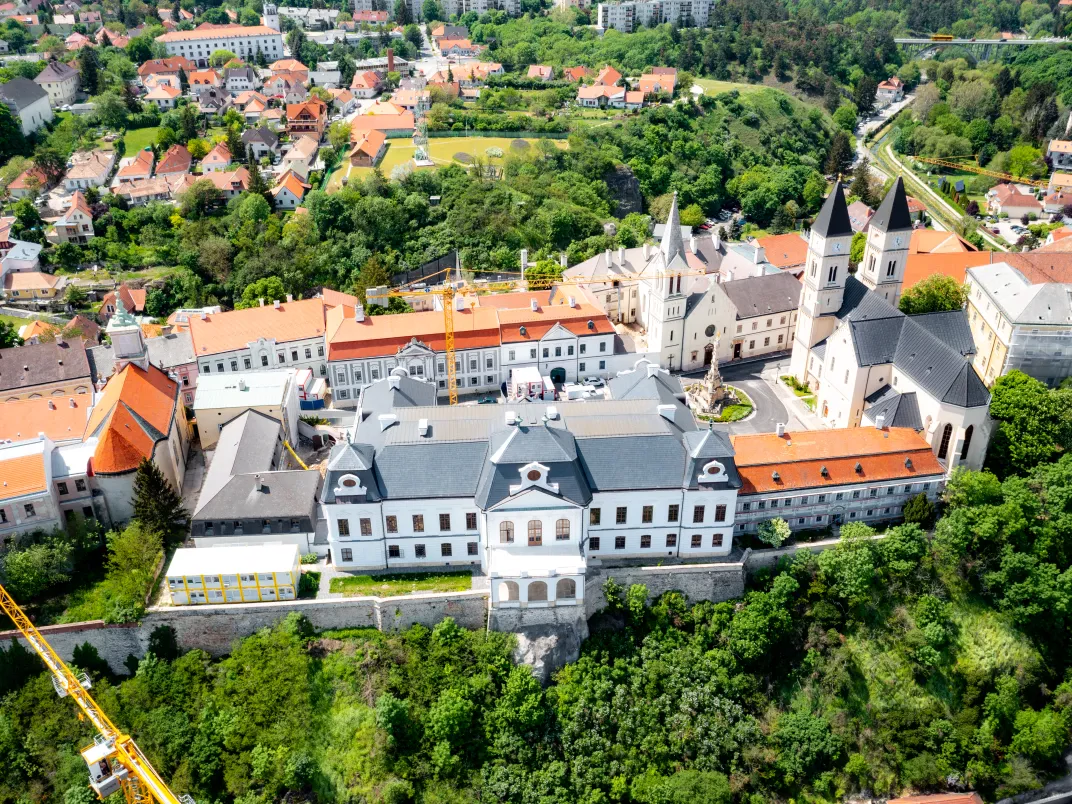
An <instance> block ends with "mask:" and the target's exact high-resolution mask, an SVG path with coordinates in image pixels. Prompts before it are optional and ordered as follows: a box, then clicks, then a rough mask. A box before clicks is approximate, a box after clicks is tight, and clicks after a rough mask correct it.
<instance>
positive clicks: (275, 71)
mask: <svg viewBox="0 0 1072 804" xmlns="http://www.w3.org/2000/svg"><path fill="white" fill-rule="evenodd" d="M268 69H269V70H271V71H272V75H273V76H276V75H279V74H281V73H289V74H291V75H296V76H297V77H298V79H299V80H300V81H302V82H303V83H304V82H306V81H308V80H309V68H308V67H306V66H305V65H304V64H302V63H301V62H300V61H298V60H297V59H279V60H278V61H274V62H272V63H271V64H269V65H268Z"/></svg>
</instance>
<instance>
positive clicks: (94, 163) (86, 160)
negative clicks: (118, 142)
mask: <svg viewBox="0 0 1072 804" xmlns="http://www.w3.org/2000/svg"><path fill="white" fill-rule="evenodd" d="M71 163H72V164H71V167H69V168H67V172H66V173H65V174H63V186H64V187H65V188H66V189H67V191H68V192H72V193H73V192H74V191H75V190H88V189H89V188H90V187H103V186H104V185H105V184H107V183H108V177H109V176H111V175H112V168H114V167H115V151H104V150H96V151H88V152H87V151H76V152H75V153H74V154H72V155H71Z"/></svg>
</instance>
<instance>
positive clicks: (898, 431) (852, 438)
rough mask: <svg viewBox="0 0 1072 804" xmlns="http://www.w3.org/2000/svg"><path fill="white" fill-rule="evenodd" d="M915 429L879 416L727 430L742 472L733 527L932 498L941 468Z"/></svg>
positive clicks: (899, 513)
mask: <svg viewBox="0 0 1072 804" xmlns="http://www.w3.org/2000/svg"><path fill="white" fill-rule="evenodd" d="M886 413H888V414H889V415H890V416H891V419H892V420H899V419H902V418H904V417H902V416H900V415H899V414H898V412H897V411H896V410H894V411H892V412H891V411H886ZM879 415H883V414H879ZM919 429H920V428H919V426H917V423H915V422H909V423H908V424H907V425H898V424H892V425H891V424H887V423H886V419H882V420H881V421H880V422H878V423H877V424H875V425H873V426H870V427H858V428H856V427H854V428H848V429H835V430H827V429H823V428H820V429H818V430H800V431H785V432H782V433H757V434H754V435H735V436H731V437H730V441H731V443H732V444H733V452H734V455H733V463H734V465H735V466H736V468H737V474H738V475H739V476H740V479H741V486H740V490H739V491H738V493H737V511H736V531H737V533H738V534H744V533H755V532H756V531H757V529H758V527H759V525H760V523H762V522H764V521H766V520H768V519H771V518H774V517H780V518H782V519H784V520H785V521H786V522H787V523H788V524H789V526H790V528H792V529H793V530H812V529H822V528H826V527H830V526H838V525H845V524H848V523H849V522H865V523H868V524H875V523H876V522H893V521H896V520H899V519H901V518H902V517H903V512H904V506H905V505H906V504H907V503H908V501H909V500H911V499H912V498H913V497H916V496H918V495H920V494H923V495H925V496H926V497H927V499H929V500H931V501H932V502H935V501H937V500H938V499H939V497H940V494H941V491H942V488H943V487H944V484H945V474H946V469H945V467H944V466H943V465H942V463H941V462H940V461H939V460H938V459H937V458H936V457H935V455H934V452H933V451H932V450H931V446H930V444H928V443H927V441H926V440H925V439H924V438H923V437H922V436H921V435H920V434H919ZM980 440H982V439H980Z"/></svg>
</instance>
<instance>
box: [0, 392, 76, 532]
mask: <svg viewBox="0 0 1072 804" xmlns="http://www.w3.org/2000/svg"><path fill="white" fill-rule="evenodd" d="M35 401H36V400H35ZM50 401H51V400H50ZM6 408H7V405H6V404H5V405H0V414H4V415H7V414H8V413H9V412H11V411H8V410H6ZM54 450H55V445H54V444H53V443H52V440H51V439H49V438H48V436H43V437H40V438H38V437H37V435H36V434H34V436H33V437H32V438H25V439H21V440H19V441H12V442H11V443H8V442H7V441H4V442H3V443H0V548H7V547H10V546H11V545H13V544H15V543H17V542H18V541H19V539H20V537H21V536H23V535H24V534H28V533H32V532H34V531H51V530H54V529H56V528H59V527H63V524H64V523H63V518H62V514H61V513H60V506H59V500H58V499H57V498H56V493H55V490H54V488H53V480H52V453H53V451H54ZM83 482H85V481H84V480H83Z"/></svg>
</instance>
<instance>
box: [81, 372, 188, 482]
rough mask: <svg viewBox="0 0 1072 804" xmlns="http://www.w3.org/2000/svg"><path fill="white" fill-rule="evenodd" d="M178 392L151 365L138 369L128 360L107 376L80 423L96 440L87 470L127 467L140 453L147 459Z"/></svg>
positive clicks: (166, 426) (164, 431) (164, 433)
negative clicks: (105, 382) (105, 381)
mask: <svg viewBox="0 0 1072 804" xmlns="http://www.w3.org/2000/svg"><path fill="white" fill-rule="evenodd" d="M178 392H179V384H178V383H177V382H175V381H174V380H172V379H170V378H169V377H168V376H167V374H165V373H164V372H163V371H161V370H160V369H158V368H156V367H155V366H149V370H148V371H143V370H142V369H141V368H139V367H138V366H134V365H128V366H126V367H124V368H123V370H122V371H120V372H119V373H118V374H117V375H115V376H114V377H112V379H111V380H109V381H108V384H107V385H106V386H104V393H103V394H101V398H100V401H99V402H98V403H97V404H96V406H95V407H94V408H93V411H92V413H91V414H90V416H89V422H88V424H87V425H86V433H85V437H86V438H90V437H92V436H97V438H98V439H99V441H98V442H97V448H96V449H95V450H94V451H93V461H92V466H93V471H94V472H95V473H98V474H120V473H124V472H132V471H134V470H135V469H137V468H138V464H139V463H141V459H142V458H150V459H151V458H152V457H153V451H154V450H155V448H156V444H157V443H158V442H160V441H164V440H166V439H167V437H168V433H170V432H171V425H172V422H173V420H174V418H175V413H176V408H177V406H178V397H179V393H178Z"/></svg>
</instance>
